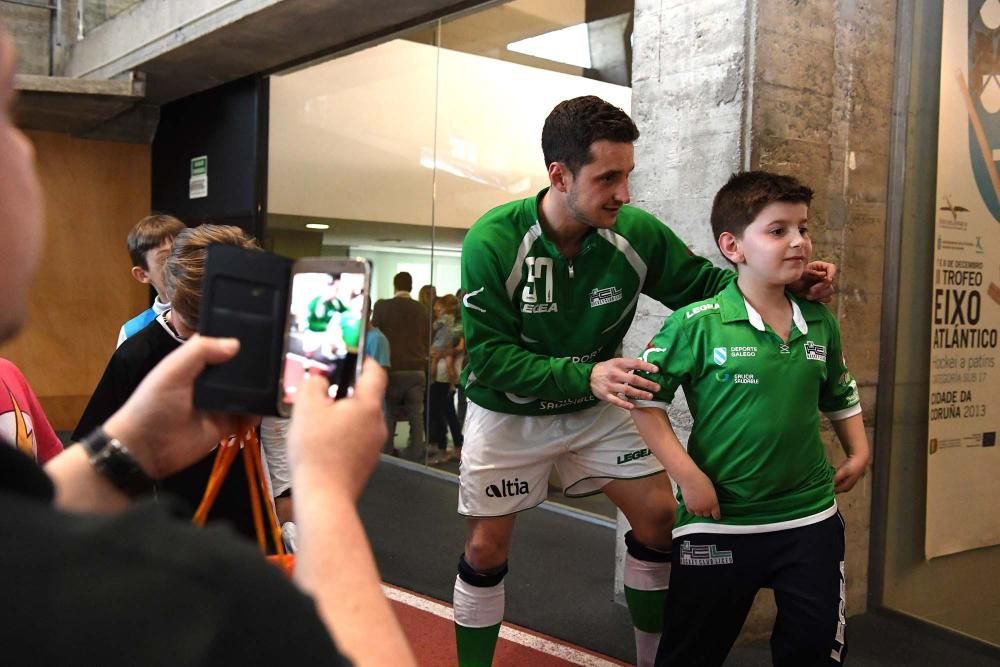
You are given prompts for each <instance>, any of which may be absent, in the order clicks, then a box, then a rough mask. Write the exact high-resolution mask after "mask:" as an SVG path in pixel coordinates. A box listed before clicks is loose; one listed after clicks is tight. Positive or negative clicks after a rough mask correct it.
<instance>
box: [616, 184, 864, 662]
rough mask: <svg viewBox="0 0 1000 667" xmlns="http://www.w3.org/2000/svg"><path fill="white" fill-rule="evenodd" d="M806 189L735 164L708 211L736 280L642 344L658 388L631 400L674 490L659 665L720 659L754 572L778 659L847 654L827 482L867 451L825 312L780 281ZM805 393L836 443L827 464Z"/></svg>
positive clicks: (850, 479)
mask: <svg viewBox="0 0 1000 667" xmlns="http://www.w3.org/2000/svg"><path fill="white" fill-rule="evenodd" d="M812 195H813V193H812V190H810V189H809V188H808V187H806V186H804V185H802V184H801V183H799V181H797V180H796V179H794V178H791V177H788V176H779V175H776V174H771V173H767V172H759V171H758V172H746V173H741V174H736V175H734V176H733V177H732V178H731V179H730V180H729V182H728V183H726V185H725V186H724V187H723V188H722V189H721V190H720V191H719V193H718V194H717V195H716V197H715V201H714V202H713V205H712V216H711V221H712V231H713V233H714V234H715V236H716V238H717V239H718V245H719V249H720V250H721V251H722V253H723V255H725V257H726V258H727V259H728V260H729V261H730V262H731V263H733V264H734V265H735V266H736V268H737V272H738V278H737V280H736V282H734V283H731V284H730V285H728V286H727V287H726V288H724V289H723V290H722V291H721V292H720V293H719V294H718V295H716V296H715V297H713V298H711V299H706V300H704V301H700V302H697V303H694V304H691V305H689V306H687V307H685V308H681V309H679V310H677V311H675V312H674V313H673V315H671V316H670V317H669V318H668V319H667V321H666V323H665V324H664V326H663V329H662V330H661V331H660V333H659V334H657V335H656V337H654V338H653V340H652V342H651V343H650V344H649V347H648V348H647V350H646V352H645V353H644V354H643V356H642V359H643V360H644V361H648V362H650V363H652V364H655V365H656V366H658V367H659V369H660V370H659V372H658V373H651V374H647V373H641V374H642V375H643V376H645V377H646V378H647V379H651V380H653V381H655V382H657V383H658V384H659V385H660V387H661V388H660V390H659V391H658V392H655V393H654V396H653V399H652V400H637V401H635V404H636V409H635V410H633V411H632V416H633V419H634V421H635V423H636V425H637V426H638V428H639V432H640V433H641V434H642V437H643V439H644V440H645V442H646V444H647V445H648V446H649V448H650V449H651V450H652V451H653V453H654V454H655V455H656V457H657V458H658V459H659V460H660V461H661V462H662V463H663V466H664V468H665V469H666V470H667V472H668V473H669V474H670V477H671V478H672V479H673V480H674V481H676V482H677V485H678V487H679V493H678V500H679V501H680V504H679V506H678V509H677V517H676V521H675V524H674V530H673V540H674V549H673V562H672V570H671V577H670V589H669V592H668V595H667V603H666V612H665V618H664V626H663V635H662V639H661V641H660V647H659V651H658V652H657V656H656V664H657V665H721V664H722V663H723V661H724V660H725V659H726V655H727V654H728V653H729V650H730V648H731V647H732V644H733V642H734V641H735V639H736V636H737V635H738V634H739V631H740V629H741V627H742V626H743V622H744V620H745V619H746V616H747V613H748V612H749V611H750V607H751V605H752V603H753V600H754V597H755V596H756V594H757V591H758V590H760V589H761V588H771V589H773V590H774V597H775V601H776V603H777V607H778V613H777V618H776V620H775V625H774V630H773V632H772V635H771V650H772V654H773V655H772V657H773V661H774V664H775V665H795V666H796V667H803V666H806V665H828V664H840V663H841V662H842V661H843V659H844V656H845V654H846V648H847V645H846V639H845V634H844V631H845V595H844V591H845V586H846V585H845V580H844V524H843V521H842V519H841V517H840V515H839V513H838V512H837V502H836V499H835V493H841V492H845V491H849V490H850V489H851V488H852V487H853V486H854V485H855V484H856V483H857V481H858V480H859V479H861V477H862V476H863V475H864V473H865V468H866V466H867V465H868V461H869V456H870V454H869V446H868V440H867V437H866V435H865V429H864V424H863V422H862V417H861V406H860V404H859V399H858V392H857V385H856V383H855V381H854V378H853V377H852V376H851V374H850V372H849V371H848V370H847V367H846V366H845V364H844V361H843V354H842V351H841V343H840V331H839V329H838V327H837V322H836V319H835V318H834V316H833V315H832V314H831V313H830V311H829V310H827V308H826V307H824V306H823V305H822V304H818V303H814V302H810V301H805V300H801V299H798V298H797V297H795V296H792V295H791V294H790V293H789V292H788V291H786V288H787V286H788V285H790V284H791V283H793V282H795V281H797V280H799V279H800V278H801V277H802V274H803V271H804V269H805V267H806V264H807V263H808V262H809V258H810V255H811V253H812V244H811V241H810V240H809V235H808V218H809V204H810V202H811V201H812ZM678 387H683V388H684V394H685V396H686V397H687V401H688V405H689V407H690V410H691V414H692V416H693V417H694V426H693V429H692V432H691V437H690V439H689V442H688V447H687V450H686V451H685V449H684V447H683V446H682V445H681V443H680V441H679V440H678V439H677V436H676V435H675V434H674V431H673V429H672V427H671V425H670V420H669V418H668V417H667V413H666V406H667V403H669V402H670V400H671V399H672V398H673V396H674V393H675V392H676V390H677V388H678ZM817 408H818V410H822V411H823V412H824V413H825V414H826V415H827V417H828V418H829V419H830V420H831V421H832V423H833V427H834V430H835V431H836V433H837V436H838V438H839V439H840V442H841V444H842V445H843V447H844V450H845V451H846V452H847V459H846V460H845V461H844V462H843V463H842V464H841V465H840V466H839V467H837V468H836V469H834V468H833V467H832V466H831V465H830V464H829V463H828V462H827V460H826V457H825V455H824V450H823V443H822V441H821V440H820V436H819V412H818V410H817Z"/></svg>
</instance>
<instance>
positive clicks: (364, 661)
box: [288, 362, 415, 666]
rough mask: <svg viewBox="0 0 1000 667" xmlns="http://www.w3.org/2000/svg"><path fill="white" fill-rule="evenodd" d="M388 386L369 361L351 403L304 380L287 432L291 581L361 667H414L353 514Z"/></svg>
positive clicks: (381, 428) (373, 453) (377, 440)
mask: <svg viewBox="0 0 1000 667" xmlns="http://www.w3.org/2000/svg"><path fill="white" fill-rule="evenodd" d="M385 385H386V375H385V371H383V370H382V369H381V367H379V365H378V364H376V363H374V362H368V363H366V364H365V366H364V372H363V373H362V375H361V377H360V378H358V383H357V386H356V387H355V391H354V396H353V397H352V398H347V399H342V400H339V401H336V402H332V401H330V399H329V397H328V396H327V393H326V392H327V387H328V385H327V382H326V380H324V379H322V378H319V377H314V376H309V377H307V378H306V379H305V380H303V382H302V384H301V385H300V387H299V392H298V394H296V398H295V407H294V409H293V412H292V420H291V424H290V427H289V433H288V442H289V448H290V450H289V454H290V458H291V464H292V483H293V485H294V488H295V493H296V500H295V523H296V525H297V527H298V532H299V545H298V551H297V553H296V563H295V581H296V583H298V585H299V586H300V587H301V588H302V589H303V590H305V591H306V592H307V593H309V594H310V595H312V596H313V597H314V598H315V599H316V603H317V607H318V609H319V613H320V616H321V617H322V619H323V621H324V622H325V623H326V626H327V628H329V630H330V633H331V634H332V635H333V637H334V639H335V640H336V642H337V645H338V646H340V648H341V650H343V651H344V653H345V654H346V655H347V656H348V657H350V658H351V659H352V660H353V661H354V662H355V664H356V665H359V666H364V665H373V666H375V665H394V666H395V665H403V666H405V665H413V664H415V662H414V658H413V655H412V653H411V652H410V648H409V645H408V644H407V641H406V637H405V636H404V634H403V631H402V629H401V628H400V626H399V623H398V622H397V620H396V617H395V615H394V614H393V611H392V608H391V607H390V605H389V602H388V600H386V598H385V595H384V594H383V593H382V587H381V578H380V577H379V573H378V569H377V567H376V565H375V559H374V557H373V556H372V552H371V547H370V546H369V544H368V538H367V536H366V535H365V531H364V527H363V526H362V524H361V519H360V518H359V517H358V513H357V508H356V503H357V499H358V496H359V495H360V494H361V491H362V489H363V488H364V485H365V482H366V481H367V479H368V476H369V475H370V474H371V471H372V468H373V467H374V465H375V462H376V461H377V460H378V454H379V451H380V450H381V447H382V443H384V442H385V438H386V435H387V432H386V428H385V421H384V419H383V417H382V397H383V395H384V393H385ZM373 628H377V631H378V637H377V639H373V635H372V629H373Z"/></svg>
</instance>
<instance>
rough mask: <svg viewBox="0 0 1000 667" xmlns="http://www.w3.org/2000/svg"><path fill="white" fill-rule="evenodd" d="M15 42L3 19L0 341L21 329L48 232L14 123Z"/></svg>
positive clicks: (28, 156) (27, 147)
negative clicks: (29, 293)
mask: <svg viewBox="0 0 1000 667" xmlns="http://www.w3.org/2000/svg"><path fill="white" fill-rule="evenodd" d="M15 60H16V54H15V51H14V44H13V42H12V40H11V39H10V36H9V35H8V34H7V32H6V30H5V29H4V27H3V23H2V22H0V248H3V252H4V256H5V257H6V258H7V259H6V260H5V261H3V262H0V341H2V340H5V339H7V338H9V337H11V336H12V335H13V334H14V333H16V332H17V331H18V329H20V328H21V324H22V322H23V321H24V316H25V312H26V311H27V304H28V289H29V287H30V286H31V280H32V278H33V276H34V275H35V270H36V268H37V267H38V261H39V257H40V255H41V248H42V237H43V234H44V227H43V224H44V222H43V216H42V193H41V187H40V185H39V183H38V176H37V175H36V173H35V156H34V151H33V149H32V147H31V144H30V143H29V142H28V139H27V138H26V137H25V136H24V135H23V134H21V132H20V131H18V129H17V128H15V127H14V125H13V124H12V123H11V118H10V111H11V106H12V105H13V102H14V63H15Z"/></svg>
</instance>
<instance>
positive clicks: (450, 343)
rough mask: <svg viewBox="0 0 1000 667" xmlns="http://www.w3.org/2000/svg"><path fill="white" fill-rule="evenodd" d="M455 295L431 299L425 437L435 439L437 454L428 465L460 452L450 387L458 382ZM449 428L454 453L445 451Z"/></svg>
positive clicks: (458, 425) (457, 454) (432, 440)
mask: <svg viewBox="0 0 1000 667" xmlns="http://www.w3.org/2000/svg"><path fill="white" fill-rule="evenodd" d="M457 310H458V299H457V298H456V297H455V295H454V294H446V295H445V296H442V297H439V298H437V299H435V300H434V323H433V324H432V326H431V382H430V386H429V388H428V411H427V441H428V442H430V443H436V444H437V447H438V451H437V454H436V455H435V456H433V457H431V459H430V460H429V461H428V463H430V464H431V465H437V464H439V463H447V462H448V461H452V460H454V459H456V458H458V456H459V455H460V453H461V447H462V427H461V425H460V424H459V423H458V415H457V414H456V412H455V401H454V390H455V385H456V384H457V383H458V370H457V367H456V364H455V356H456V347H455V346H456V343H457V342H458V341H459V340H460V332H456V329H455V312H456V311H457ZM446 428H447V429H448V430H450V431H451V439H452V442H453V443H454V445H455V453H454V454H453V455H449V454H448V436H447V433H446Z"/></svg>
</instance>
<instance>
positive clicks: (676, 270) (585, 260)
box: [462, 190, 735, 415]
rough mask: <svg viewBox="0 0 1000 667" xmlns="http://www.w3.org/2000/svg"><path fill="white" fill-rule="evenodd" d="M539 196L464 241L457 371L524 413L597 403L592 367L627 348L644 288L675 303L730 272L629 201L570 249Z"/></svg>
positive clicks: (501, 211) (476, 394)
mask: <svg viewBox="0 0 1000 667" xmlns="http://www.w3.org/2000/svg"><path fill="white" fill-rule="evenodd" d="M545 192H546V191H545V190H542V192H540V193H539V194H538V195H537V196H535V197H531V198H528V199H523V200H520V201H515V202H510V203H508V204H504V205H503V206H500V207H498V208H495V209H493V210H492V211H490V212H489V213H487V214H486V215H484V216H483V217H482V218H480V219H479V220H478V221H477V222H476V224H475V225H473V227H472V228H471V229H470V230H469V233H468V234H467V235H466V237H465V242H464V244H463V245H462V287H463V288H464V289H465V290H467V292H468V293H467V295H466V297H465V300H464V310H463V315H462V323H463V325H464V328H465V344H466V349H467V351H468V358H469V363H468V365H467V366H466V368H465V370H464V372H463V375H462V382H463V384H464V385H465V387H466V394H467V395H468V397H469V399H470V400H471V401H472V402H474V403H476V404H477V405H480V406H482V407H484V408H487V409H488V410H493V411H496V412H504V413H509V414H520V415H545V414H558V413H566V412H574V411H577V410H582V409H584V408H588V407H591V406H592V405H594V403H595V402H596V401H597V399H596V398H595V397H594V396H593V394H591V392H590V371H591V369H592V368H593V367H594V365H595V364H596V363H597V362H600V361H605V360H607V359H610V358H612V357H614V356H616V355H618V354H620V353H621V352H620V350H621V343H622V339H623V338H624V337H625V332H626V331H627V330H628V328H629V325H630V324H631V323H632V316H633V315H634V313H635V306H636V302H637V301H638V299H639V294H640V292H641V293H643V294H647V295H649V296H651V297H653V298H654V299H656V300H658V301H660V302H661V303H663V304H664V305H666V306H667V307H669V308H675V309H676V308H680V307H681V306H684V305H686V304H688V303H691V302H692V301H697V300H699V299H704V298H705V297H706V296H711V295H713V294H716V293H717V292H718V291H719V290H720V289H722V287H723V286H725V285H726V284H728V283H729V282H731V281H732V280H733V278H734V276H735V274H734V273H733V272H732V271H725V270H723V269H719V268H717V267H715V266H713V265H712V264H711V262H709V261H708V260H706V259H704V258H701V257H695V256H694V255H692V254H691V251H689V250H688V248H687V246H685V245H684V243H683V242H681V240H680V239H678V238H677V236H676V235H675V234H674V233H673V232H672V231H671V230H670V229H669V228H668V227H667V226H666V225H664V224H663V223H662V222H660V221H659V220H657V219H656V218H655V217H653V216H652V215H650V214H649V213H646V212H645V211H642V210H640V209H637V208H634V207H632V206H623V207H622V209H621V211H620V212H619V214H618V220H617V222H616V223H615V226H614V227H613V228H612V229H595V230H593V231H592V232H590V233H589V234H588V235H587V237H586V238H585V239H584V240H583V243H582V245H581V249H580V252H579V254H577V256H576V257H574V258H573V259H565V258H563V257H562V256H561V255H560V254H559V252H558V250H557V249H556V246H555V245H554V244H553V243H551V242H550V241H549V240H548V239H547V238H545V234H544V233H543V232H542V227H541V225H540V224H539V222H538V207H539V204H540V203H541V199H542V197H543V196H544V195H545Z"/></svg>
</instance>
